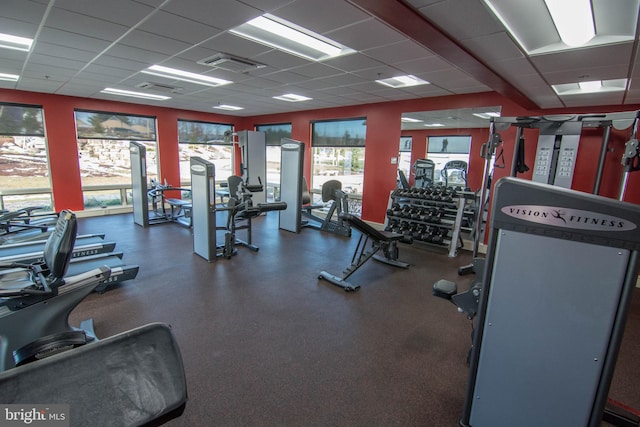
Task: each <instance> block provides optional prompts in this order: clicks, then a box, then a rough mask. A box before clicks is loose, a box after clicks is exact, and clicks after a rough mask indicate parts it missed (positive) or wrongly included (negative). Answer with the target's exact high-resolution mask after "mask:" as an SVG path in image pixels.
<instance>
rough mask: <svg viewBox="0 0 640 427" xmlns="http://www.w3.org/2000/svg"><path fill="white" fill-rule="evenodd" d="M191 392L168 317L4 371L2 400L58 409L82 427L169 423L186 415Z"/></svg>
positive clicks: (40, 410) (49, 410)
mask: <svg viewBox="0 0 640 427" xmlns="http://www.w3.org/2000/svg"><path fill="white" fill-rule="evenodd" d="M45 338H46V337H45ZM54 338H55V337H54ZM45 356H46V357H45ZM187 397H188V396H187V382H186V375H185V372H184V365H183V361H182V355H181V352H180V348H179V347H178V344H177V341H176V339H175V337H174V334H173V332H172V330H171V328H170V327H169V325H167V324H164V323H150V324H147V325H143V326H140V327H137V328H134V329H131V330H128V331H125V332H122V333H120V334H117V335H114V336H111V337H107V338H104V339H102V340H100V341H97V342H93V343H90V344H87V345H81V346H76V347H75V348H71V349H68V350H66V351H61V352H57V353H55V354H52V355H51V354H49V355H44V356H43V357H41V358H34V359H31V360H24V361H23V363H22V364H21V366H18V367H15V368H12V369H9V370H7V371H4V372H0V401H1V402H2V403H4V404H11V405H15V406H13V407H14V408H17V413H18V414H19V413H20V412H19V409H22V408H24V412H28V411H33V412H34V413H38V414H42V413H44V414H47V416H48V415H49V414H56V415H58V417H59V418H58V419H64V421H62V422H65V421H66V422H69V420H70V421H71V425H74V426H75V425H77V426H104V427H107V426H109V427H111V426H133V425H136V426H139V425H144V426H152V425H153V426H157V425H161V424H164V423H166V422H167V421H169V420H171V419H173V418H176V417H179V416H181V415H182V413H183V412H184V409H185V406H186V402H187ZM8 410H9V409H8ZM18 422H19V421H18ZM33 422H34V425H36V424H38V423H39V421H37V420H34V421H33ZM51 422H53V421H51ZM54 424H55V422H54ZM66 425H69V424H66Z"/></svg>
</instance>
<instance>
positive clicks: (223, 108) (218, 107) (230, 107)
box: [213, 104, 244, 111]
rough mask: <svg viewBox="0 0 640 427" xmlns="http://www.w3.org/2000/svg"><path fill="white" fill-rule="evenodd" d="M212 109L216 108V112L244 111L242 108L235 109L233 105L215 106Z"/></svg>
mask: <svg viewBox="0 0 640 427" xmlns="http://www.w3.org/2000/svg"><path fill="white" fill-rule="evenodd" d="M213 108H217V109H218V110H229V111H238V110H244V107H236V106H235V105H227V104H220V105H216V106H214V107H213Z"/></svg>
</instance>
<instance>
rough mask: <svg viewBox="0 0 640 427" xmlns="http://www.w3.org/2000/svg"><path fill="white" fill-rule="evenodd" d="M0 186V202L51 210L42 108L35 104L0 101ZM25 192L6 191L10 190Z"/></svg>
mask: <svg viewBox="0 0 640 427" xmlns="http://www.w3.org/2000/svg"><path fill="white" fill-rule="evenodd" d="M0 188H2V190H3V193H5V194H4V195H3V196H2V206H0V208H2V209H7V210H17V209H21V208H24V207H27V206H42V207H43V208H44V209H45V210H48V211H51V210H53V200H52V199H51V180H50V176H49V161H48V154H47V143H46V140H45V138H44V125H43V112H42V108H41V107H39V106H31V105H17V104H0ZM17 190H20V191H23V192H25V193H28V194H24V193H23V194H19V195H10V194H9V195H6V193H11V192H12V191H17Z"/></svg>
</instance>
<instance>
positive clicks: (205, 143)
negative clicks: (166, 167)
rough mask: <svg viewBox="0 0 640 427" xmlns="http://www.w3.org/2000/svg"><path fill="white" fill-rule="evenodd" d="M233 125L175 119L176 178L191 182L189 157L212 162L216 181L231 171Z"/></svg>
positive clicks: (186, 185)
mask: <svg viewBox="0 0 640 427" xmlns="http://www.w3.org/2000/svg"><path fill="white" fill-rule="evenodd" d="M232 132H233V126H232V125H229V124H221V123H206V122H195V121H187V120H178V142H179V144H178V151H179V156H180V182H181V185H182V186H185V187H188V186H190V185H191V169H190V163H191V157H200V158H202V159H204V160H207V161H209V162H211V163H213V164H214V165H215V173H216V183H217V184H220V183H221V182H226V180H227V178H228V177H229V176H230V175H231V174H232V173H233V143H232V136H231V133H232Z"/></svg>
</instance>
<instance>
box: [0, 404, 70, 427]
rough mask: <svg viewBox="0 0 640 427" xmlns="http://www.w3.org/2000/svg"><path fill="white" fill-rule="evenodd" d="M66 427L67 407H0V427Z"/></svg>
mask: <svg viewBox="0 0 640 427" xmlns="http://www.w3.org/2000/svg"><path fill="white" fill-rule="evenodd" d="M4 426H38V427H50V426H51V427H68V426H69V405H26V404H24V405H20V404H15V405H0V427H4Z"/></svg>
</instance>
